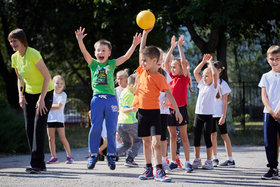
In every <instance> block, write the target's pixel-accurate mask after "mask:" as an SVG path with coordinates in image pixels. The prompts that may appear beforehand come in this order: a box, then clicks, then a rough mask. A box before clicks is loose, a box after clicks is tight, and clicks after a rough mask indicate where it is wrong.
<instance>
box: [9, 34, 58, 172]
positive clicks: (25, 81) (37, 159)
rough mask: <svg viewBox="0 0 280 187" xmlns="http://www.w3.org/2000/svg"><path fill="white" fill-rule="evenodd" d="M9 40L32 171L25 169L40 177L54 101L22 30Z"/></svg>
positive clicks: (42, 65) (45, 71)
mask: <svg viewBox="0 0 280 187" xmlns="http://www.w3.org/2000/svg"><path fill="white" fill-rule="evenodd" d="M8 40H9V42H10V45H11V47H12V48H13V50H14V51H15V53H14V54H13V55H12V57H11V60H12V67H13V68H14V69H15V72H16V74H17V80H18V81H17V85H18V93H19V105H20V107H21V108H22V109H23V111H24V118H25V129H26V135H27V138H28V143H29V147H30V151H31V162H30V165H31V167H30V168H26V172H29V173H40V172H41V171H46V165H45V161H44V140H45V134H46V124H47V119H48V113H49V110H50V108H51V105H52V100H53V84H52V81H51V76H50V73H49V71H48V68H47V67H46V65H45V63H44V61H43V59H42V56H41V54H40V52H39V51H37V50H35V49H33V48H31V47H29V46H28V43H27V39H26V35H25V33H24V31H23V30H22V29H15V30H13V31H11V32H10V34H9V36H8Z"/></svg>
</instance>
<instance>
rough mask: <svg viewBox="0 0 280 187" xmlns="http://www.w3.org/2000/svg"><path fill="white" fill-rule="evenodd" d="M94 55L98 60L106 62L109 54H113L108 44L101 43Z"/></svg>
mask: <svg viewBox="0 0 280 187" xmlns="http://www.w3.org/2000/svg"><path fill="white" fill-rule="evenodd" d="M94 55H95V57H96V60H97V61H98V62H100V63H104V62H106V61H107V60H108V58H109V56H110V55H111V51H110V49H109V47H108V46H107V45H102V44H99V45H97V46H96V48H95V51H94Z"/></svg>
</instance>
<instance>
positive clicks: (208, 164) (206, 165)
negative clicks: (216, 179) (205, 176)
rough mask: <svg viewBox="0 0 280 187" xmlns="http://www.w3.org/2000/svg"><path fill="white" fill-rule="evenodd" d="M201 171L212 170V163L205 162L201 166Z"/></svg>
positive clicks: (209, 161)
mask: <svg viewBox="0 0 280 187" xmlns="http://www.w3.org/2000/svg"><path fill="white" fill-rule="evenodd" d="M202 169H208V170H211V169H214V167H213V164H212V161H211V160H206V161H205V163H204V165H203V166H202Z"/></svg>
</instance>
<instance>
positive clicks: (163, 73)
mask: <svg viewBox="0 0 280 187" xmlns="http://www.w3.org/2000/svg"><path fill="white" fill-rule="evenodd" d="M158 72H159V73H160V74H162V75H163V76H164V77H165V76H166V72H165V71H164V69H162V68H161V67H160V68H159V69H158Z"/></svg>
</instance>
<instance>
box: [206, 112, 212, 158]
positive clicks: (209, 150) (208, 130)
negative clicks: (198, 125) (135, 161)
mask: <svg viewBox="0 0 280 187" xmlns="http://www.w3.org/2000/svg"><path fill="white" fill-rule="evenodd" d="M212 126H213V117H212V116H211V115H207V116H205V123H204V141H205V144H206V148H207V160H212V142H211V131H212Z"/></svg>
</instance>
